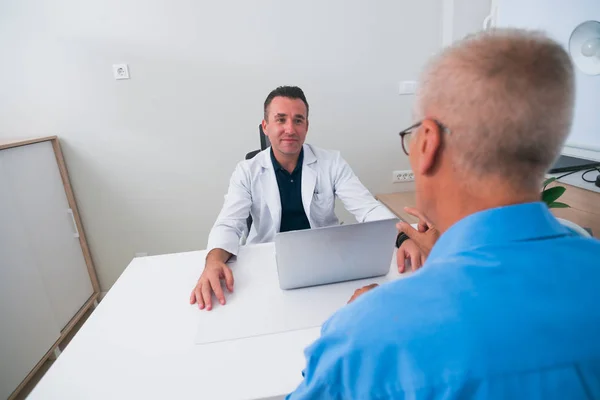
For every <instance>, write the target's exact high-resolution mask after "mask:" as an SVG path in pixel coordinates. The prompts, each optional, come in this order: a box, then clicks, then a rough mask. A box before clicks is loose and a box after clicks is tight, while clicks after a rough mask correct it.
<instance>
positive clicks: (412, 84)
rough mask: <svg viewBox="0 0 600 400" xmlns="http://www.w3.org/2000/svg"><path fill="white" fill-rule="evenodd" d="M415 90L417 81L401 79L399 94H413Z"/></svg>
mask: <svg viewBox="0 0 600 400" xmlns="http://www.w3.org/2000/svg"><path fill="white" fill-rule="evenodd" d="M416 92H417V81H402V82H400V94H401V95H407V94H415V93H416Z"/></svg>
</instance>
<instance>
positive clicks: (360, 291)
mask: <svg viewBox="0 0 600 400" xmlns="http://www.w3.org/2000/svg"><path fill="white" fill-rule="evenodd" d="M377 286H379V285H378V284H376V283H372V284H370V285H367V286H365V287H362V288H360V289H356V290H355V291H354V294H353V295H352V297H351V298H350V300H348V304H350V303H352V302H353V301H354V300H356V298H357V297H358V296H361V295H363V294H365V293H366V292H368V291H369V290H371V289H375V288H376V287H377Z"/></svg>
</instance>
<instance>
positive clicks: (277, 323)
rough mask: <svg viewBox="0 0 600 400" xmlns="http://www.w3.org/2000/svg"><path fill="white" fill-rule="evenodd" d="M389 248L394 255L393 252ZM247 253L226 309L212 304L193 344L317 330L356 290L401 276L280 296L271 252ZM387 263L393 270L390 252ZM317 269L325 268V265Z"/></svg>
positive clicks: (237, 267)
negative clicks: (311, 329)
mask: <svg viewBox="0 0 600 400" xmlns="http://www.w3.org/2000/svg"><path fill="white" fill-rule="evenodd" d="M390 247H391V248H392V249H393V246H390ZM249 250H250V251H247V250H246V249H244V250H242V251H241V253H240V260H243V262H242V263H238V265H234V266H232V271H233V273H234V277H235V287H234V292H233V293H232V294H231V295H229V296H228V297H227V305H226V306H224V307H223V306H220V304H218V303H217V304H216V305H214V304H213V307H215V310H214V311H215V312H213V311H211V312H205V313H201V315H200V318H199V323H198V331H197V335H196V340H195V342H196V344H208V343H214V342H219V341H225V340H235V339H242V338H247V337H253V336H261V335H265V334H272V333H279V332H289V331H294V330H298V329H307V328H318V327H320V326H321V325H323V323H324V322H325V321H326V320H327V319H328V318H329V317H330V316H331V315H333V314H334V313H335V312H336V311H337V310H338V309H340V308H341V307H343V306H344V305H345V304H346V302H347V301H348V299H349V298H350V295H351V294H352V293H354V291H355V290H356V289H357V288H359V287H362V286H364V285H367V284H369V283H379V284H381V283H384V282H386V281H389V280H393V279H397V278H398V277H399V276H400V275H399V274H398V269H397V268H390V269H389V272H388V274H387V275H386V276H380V277H375V278H369V279H365V280H358V281H350V282H342V283H338V284H333V285H323V286H314V287H308V288H301V289H294V290H282V289H280V288H279V281H278V276H277V265H276V263H275V248H274V246H272V245H270V244H269V245H259V246H252V247H250V248H249ZM392 258H393V259H392ZM387 260H388V261H387V265H388V266H390V267H391V264H392V263H393V264H394V265H395V264H396V260H395V254H394V252H393V251H392V252H390V254H389V258H387ZM320 267H322V268H327V265H322V266H320ZM226 293H227V292H226Z"/></svg>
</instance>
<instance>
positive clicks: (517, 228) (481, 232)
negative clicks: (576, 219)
mask: <svg viewBox="0 0 600 400" xmlns="http://www.w3.org/2000/svg"><path fill="white" fill-rule="evenodd" d="M569 234H570V231H569V230H568V229H567V228H566V227H564V226H563V225H561V223H560V222H558V220H557V219H556V218H555V217H554V216H553V215H552V214H551V213H550V211H549V210H548V207H547V206H546V204H545V203H542V202H535V203H525V204H518V205H511V206H504V207H498V208H492V209H489V210H484V211H480V212H477V213H475V214H471V215H469V216H467V217H465V218H463V219H461V220H460V221H458V222H456V223H455V224H454V225H452V226H451V227H450V228H449V229H448V230H447V231H446V232H444V234H443V235H442V236H441V237H440V238H439V239H438V241H437V243H436V244H435V246H433V249H432V250H431V253H430V254H429V257H428V259H427V261H428V263H429V262H433V261H435V260H436V259H443V258H445V257H448V256H449V255H452V254H456V253H458V252H462V251H465V250H470V249H473V248H477V247H482V246H487V245H499V244H505V243H510V242H518V241H527V240H535V239H541V238H550V237H558V236H567V235H569Z"/></svg>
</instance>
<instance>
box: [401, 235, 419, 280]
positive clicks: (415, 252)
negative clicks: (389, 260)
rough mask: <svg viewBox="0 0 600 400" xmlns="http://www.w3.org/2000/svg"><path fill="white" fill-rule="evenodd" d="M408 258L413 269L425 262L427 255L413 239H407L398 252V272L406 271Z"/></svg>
mask: <svg viewBox="0 0 600 400" xmlns="http://www.w3.org/2000/svg"><path fill="white" fill-rule="evenodd" d="M406 260H410V267H411V269H412V270H413V271H416V270H418V269H419V268H421V267H422V266H423V264H425V255H424V254H423V253H422V252H421V249H420V248H419V246H417V244H416V243H415V242H414V241H413V240H410V239H408V240H405V241H404V242H403V243H402V244H401V245H400V248H399V249H398V251H397V252H396V263H397V264H398V272H399V273H401V274H402V273H404V272H405V271H406Z"/></svg>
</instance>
